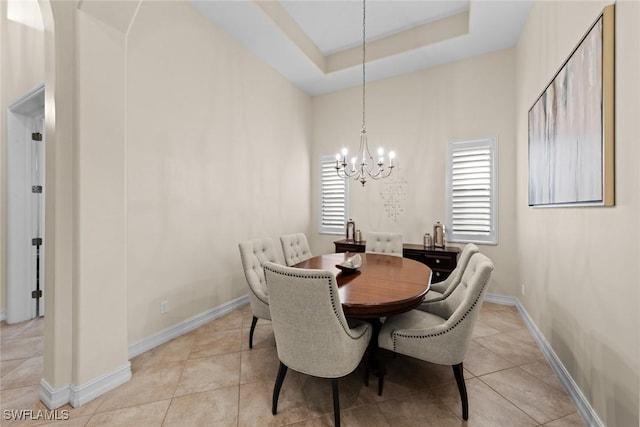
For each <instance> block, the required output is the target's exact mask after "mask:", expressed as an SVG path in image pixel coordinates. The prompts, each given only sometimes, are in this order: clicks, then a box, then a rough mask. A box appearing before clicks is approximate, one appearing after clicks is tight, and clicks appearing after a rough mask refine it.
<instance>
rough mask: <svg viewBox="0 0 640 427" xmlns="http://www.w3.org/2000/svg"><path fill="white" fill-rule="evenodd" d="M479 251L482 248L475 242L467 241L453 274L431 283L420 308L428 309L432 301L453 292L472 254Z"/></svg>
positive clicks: (441, 298)
mask: <svg viewBox="0 0 640 427" xmlns="http://www.w3.org/2000/svg"><path fill="white" fill-rule="evenodd" d="M479 251H480V249H478V247H477V246H476V245H474V244H473V243H467V245H466V246H465V247H464V248H463V249H462V253H461V254H460V258H459V259H458V263H457V265H456V268H455V269H454V270H453V271H452V272H451V274H449V277H447V278H446V279H444V280H443V281H442V282H438V283H433V284H432V285H431V287H430V288H429V292H427V295H426V296H425V298H424V303H423V304H422V306H420V307H418V308H419V309H423V308H425V309H426V308H427V307H428V305H429V304H430V303H432V302H434V301H440V300H443V299H445V298H446V297H448V296H449V295H451V292H453V290H454V289H455V288H456V286H458V284H459V283H460V279H462V274H463V273H464V270H465V269H466V268H467V265H468V264H469V260H470V259H471V255H473V254H475V253H477V252H479ZM426 311H428V310H426Z"/></svg>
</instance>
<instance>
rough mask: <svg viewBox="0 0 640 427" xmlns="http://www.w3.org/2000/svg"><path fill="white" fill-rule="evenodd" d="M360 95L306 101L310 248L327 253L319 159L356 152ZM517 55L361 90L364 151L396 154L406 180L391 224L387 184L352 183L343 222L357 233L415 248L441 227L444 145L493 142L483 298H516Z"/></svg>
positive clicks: (481, 60) (350, 93) (356, 90)
mask: <svg viewBox="0 0 640 427" xmlns="http://www.w3.org/2000/svg"><path fill="white" fill-rule="evenodd" d="M361 97H362V92H361V88H360V87H356V88H352V89H347V90H343V91H340V92H336V93H332V94H328V95H323V96H318V97H315V98H314V99H313V140H314V147H313V160H312V168H313V173H312V184H313V186H312V192H313V196H312V204H313V206H314V209H313V221H312V224H311V227H312V242H311V244H312V246H313V247H312V250H313V251H314V252H318V253H320V252H331V251H333V249H334V248H333V244H332V242H333V241H334V240H337V239H339V238H342V236H335V235H319V234H318V233H317V230H318V226H317V224H318V218H317V214H316V212H317V205H318V197H319V196H318V192H317V187H318V177H317V175H318V171H317V167H318V156H319V155H322V154H335V153H336V152H338V151H339V150H340V148H341V147H343V146H346V147H347V148H348V149H349V150H350V151H352V152H353V151H355V150H357V144H358V142H359V132H360V125H361V123H362V110H361ZM514 97H515V53H514V50H512V49H508V50H503V51H500V52H496V53H491V54H486V55H482V56H479V57H476V58H472V59H468V60H465V61H460V62H456V63H453V64H448V65H443V66H440V67H436V68H432V69H428V70H423V71H419V72H416V73H412V74H408V75H403V76H400V77H395V78H392V79H388V80H384V81H379V82H372V83H368V84H367V106H366V108H367V132H368V135H369V144H370V148H371V149H372V150H376V149H377V147H378V146H383V147H385V149H387V150H389V149H394V150H395V151H396V155H397V165H398V168H397V171H396V172H394V175H396V176H397V177H402V178H403V179H405V180H406V182H407V184H406V186H405V191H406V199H405V201H404V212H403V213H402V214H401V215H400V216H399V217H398V218H397V221H393V220H392V219H390V218H389V217H388V215H387V213H386V211H385V207H384V202H383V199H382V197H381V195H380V193H381V192H382V191H384V187H385V185H386V184H385V182H386V181H370V182H367V184H366V185H365V187H364V188H363V187H362V186H361V185H360V184H359V183H357V182H352V183H351V184H350V185H351V188H350V192H351V196H350V202H351V215H350V216H351V218H353V220H354V221H355V223H356V227H357V228H359V229H361V230H362V232H363V233H365V235H366V232H368V231H398V232H401V233H402V234H403V237H404V241H405V242H408V243H421V242H422V236H423V235H424V233H425V232H429V233H431V232H432V229H433V224H434V223H435V222H436V221H441V222H444V220H445V216H444V215H445V203H444V202H445V198H444V194H445V149H446V143H447V141H451V140H460V139H472V138H478V137H490V136H496V137H497V138H498V146H499V148H498V151H499V154H498V156H499V172H498V176H499V190H498V191H499V200H500V203H499V213H498V217H499V237H498V238H499V244H498V245H497V246H488V245H483V246H482V247H481V250H482V252H484V253H486V254H487V255H489V256H490V257H492V258H493V260H494V262H495V264H496V270H495V273H494V275H493V278H492V284H491V288H490V292H492V293H496V294H501V295H515V292H516V282H515V280H516V278H517V268H516V258H515V255H516V252H515V248H516V239H515V229H516V228H515V227H516V225H515V215H514V206H515V179H514V178H515V141H514V138H515V123H514V120H515V115H514V108H513V107H514Z"/></svg>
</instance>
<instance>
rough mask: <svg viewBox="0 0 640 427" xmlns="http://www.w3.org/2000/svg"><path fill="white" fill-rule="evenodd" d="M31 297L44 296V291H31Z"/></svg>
mask: <svg viewBox="0 0 640 427" xmlns="http://www.w3.org/2000/svg"><path fill="white" fill-rule="evenodd" d="M31 298H42V291H41V290H40V289H38V290H37V291H31Z"/></svg>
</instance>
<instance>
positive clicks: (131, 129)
mask: <svg viewBox="0 0 640 427" xmlns="http://www.w3.org/2000/svg"><path fill="white" fill-rule="evenodd" d="M127 43H128V45H127V46H128V47H127V49H128V50H127V104H126V108H127V134H126V138H127V142H126V162H127V180H126V182H127V245H126V251H127V265H128V274H127V285H128V300H127V302H128V317H129V320H128V323H129V343H130V344H131V343H135V342H137V341H139V340H141V339H143V338H146V337H148V336H150V335H152V334H153V333H156V332H159V331H161V330H162V329H164V328H167V327H170V326H173V325H175V324H177V323H178V322H181V321H183V320H185V319H187V318H189V317H191V316H193V315H196V314H199V313H202V312H204V311H206V310H208V309H211V308H213V307H217V306H219V305H221V304H223V303H226V302H228V301H230V300H232V299H234V298H237V297H240V296H242V295H245V294H246V293H247V289H246V282H245V279H244V275H243V273H242V270H241V267H240V257H239V252H238V246H237V245H238V243H239V242H240V241H243V240H246V239H251V238H257V237H266V236H271V237H274V238H276V239H277V237H278V236H279V235H280V234H284V233H292V232H296V231H303V232H308V228H309V217H310V207H309V188H310V185H311V184H310V182H309V176H310V172H309V164H310V155H309V145H310V143H309V140H310V131H309V129H310V113H311V103H310V97H309V96H308V95H306V94H304V93H303V92H302V91H300V90H299V89H297V88H295V87H294V86H293V85H292V84H291V83H289V82H288V81H286V80H285V79H284V78H283V77H282V76H280V75H279V74H278V73H276V72H275V71H274V70H273V69H271V68H269V67H268V66H266V65H265V64H264V63H262V62H261V61H259V60H258V59H257V58H256V57H255V56H254V55H252V54H251V53H249V51H247V50H246V49H245V48H243V47H241V45H240V44H239V43H238V42H236V41H234V40H233V39H232V38H231V37H230V36H229V35H227V34H226V33H225V32H224V31H222V30H220V29H219V28H217V27H215V26H214V25H212V24H211V23H210V22H209V21H208V20H207V19H206V18H204V17H203V16H202V15H200V14H199V13H197V12H196V11H195V10H194V9H192V8H191V7H190V6H189V5H188V4H186V3H183V2H152V1H151V2H144V3H143V4H142V6H141V8H140V10H139V12H138V14H137V16H136V19H135V21H134V23H133V26H132V28H131V30H130V33H129V36H128V40H127ZM165 300H166V301H168V304H169V312H168V313H167V314H165V315H161V314H160V302H161V301H165Z"/></svg>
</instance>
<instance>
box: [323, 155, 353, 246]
mask: <svg viewBox="0 0 640 427" xmlns="http://www.w3.org/2000/svg"><path fill="white" fill-rule="evenodd" d="M335 165H336V159H335V157H334V156H322V157H321V158H320V227H319V228H320V233H329V234H344V233H345V224H346V221H347V215H348V214H347V191H348V188H347V181H346V179H344V178H340V177H339V176H338V174H337V173H336V168H335Z"/></svg>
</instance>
